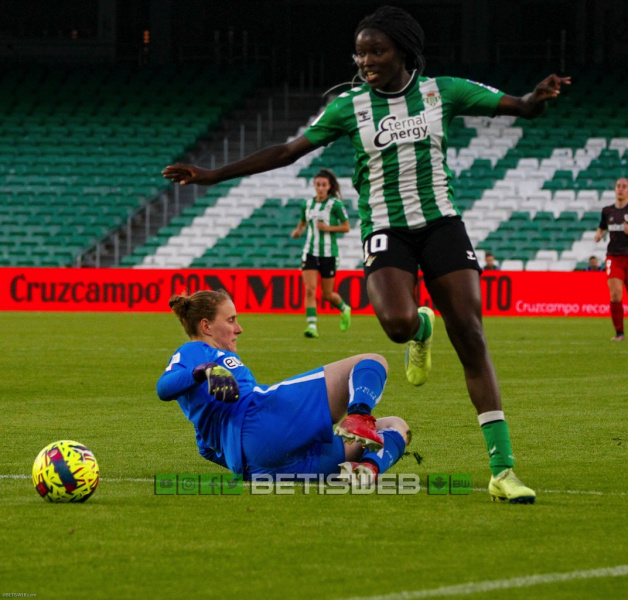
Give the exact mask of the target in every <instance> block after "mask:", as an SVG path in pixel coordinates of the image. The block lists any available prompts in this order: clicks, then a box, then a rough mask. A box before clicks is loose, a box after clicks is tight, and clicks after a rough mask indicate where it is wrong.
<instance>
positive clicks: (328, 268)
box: [301, 254, 338, 279]
mask: <svg viewBox="0 0 628 600" xmlns="http://www.w3.org/2000/svg"><path fill="white" fill-rule="evenodd" d="M337 263H338V259H337V258H336V257H335V256H314V255H313V254H307V255H306V257H305V260H304V261H301V270H302V271H318V272H319V273H320V274H321V277H323V278H325V279H329V278H331V277H335V276H336V269H337Z"/></svg>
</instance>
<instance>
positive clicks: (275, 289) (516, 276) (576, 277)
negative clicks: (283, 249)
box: [0, 268, 628, 317]
mask: <svg viewBox="0 0 628 600" xmlns="http://www.w3.org/2000/svg"><path fill="white" fill-rule="evenodd" d="M481 282H482V293H483V302H484V314H485V315H487V316H557V317H607V316H609V292H608V287H607V284H606V275H605V274H604V273H589V272H531V271H511V272H505V271H490V272H486V273H484V274H483V275H482V279H481ZM336 284H337V289H338V291H339V293H340V294H341V295H342V296H343V298H345V300H348V301H349V303H350V304H351V306H352V308H353V311H354V313H355V314H373V309H372V307H371V305H370V304H369V301H368V297H367V294H366V285H365V281H364V275H363V273H362V271H340V272H339V273H338V274H337V277H336ZM219 288H224V289H226V290H227V291H228V292H229V293H230V294H231V296H232V297H233V298H234V301H235V304H236V307H237V309H238V311H239V312H241V313H246V312H248V313H300V312H303V301H304V292H303V284H302V282H301V272H300V271H299V270H265V269H253V270H244V269H218V270H212V269H198V270H194V269H182V270H170V269H73V268H68V269H53V268H0V310H3V311H11V310H15V311H113V312H122V311H135V312H168V311H169V310H170V309H169V307H168V299H169V298H170V296H172V295H173V294H177V293H181V292H182V291H183V290H187V291H188V292H189V293H193V292H195V291H197V290H200V289H219ZM418 297H419V303H420V304H423V305H431V299H430V297H429V294H428V293H427V289H426V288H425V285H424V283H423V280H422V279H421V278H420V279H419V286H418ZM331 310H332V309H331V306H329V305H326V306H323V307H321V311H322V312H331ZM624 313H628V298H627V297H626V296H624Z"/></svg>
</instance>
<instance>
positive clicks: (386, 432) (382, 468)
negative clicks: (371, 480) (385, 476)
mask: <svg viewBox="0 0 628 600" xmlns="http://www.w3.org/2000/svg"><path fill="white" fill-rule="evenodd" d="M377 433H379V435H381V436H382V437H383V438H384V447H383V448H382V449H381V450H379V451H378V452H369V451H367V452H365V453H364V455H363V456H362V458H361V459H360V462H371V463H373V464H375V465H377V466H378V468H379V472H380V473H384V472H386V471H387V470H388V469H390V467H392V466H393V465H394V464H395V463H396V462H397V461H398V460H399V459H400V458H401V457H402V456H403V453H404V452H405V451H406V442H405V441H404V439H403V436H402V435H401V434H400V433H399V432H398V431H397V430H396V429H382V430H381V431H378V432H377Z"/></svg>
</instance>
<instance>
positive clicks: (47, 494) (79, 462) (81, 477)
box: [33, 440, 99, 502]
mask: <svg viewBox="0 0 628 600" xmlns="http://www.w3.org/2000/svg"><path fill="white" fill-rule="evenodd" d="M98 478H99V470H98V463H97V462H96V457H95V456H94V455H93V453H92V452H91V451H90V450H89V449H88V448H86V447H85V446H83V444H80V443H79V442H74V441H72V440H61V441H58V442H53V443H52V444H50V445H48V446H46V447H45V448H44V449H43V450H42V451H41V452H40V453H39V454H38V455H37V458H36V459H35V463H34V464H33V485H34V486H35V489H36V490H37V492H38V493H39V495H40V496H41V497H42V498H43V499H44V500H47V501H48V502H85V500H87V499H88V498H89V497H90V496H91V495H92V494H93V493H94V492H95V491H96V488H97V487H98Z"/></svg>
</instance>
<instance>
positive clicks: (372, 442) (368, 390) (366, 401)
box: [325, 354, 388, 450]
mask: <svg viewBox="0 0 628 600" xmlns="http://www.w3.org/2000/svg"><path fill="white" fill-rule="evenodd" d="M387 372H388V364H387V362H386V359H385V358H384V357H383V356H380V355H379V354H360V355H357V356H353V357H351V358H347V359H344V360H341V361H338V362H335V363H331V364H329V365H325V382H326V384H327V392H328V399H329V408H330V412H331V415H332V419H333V421H334V423H338V421H340V419H341V418H342V417H343V416H344V414H345V413H346V414H347V417H346V418H345V419H343V420H342V421H341V422H340V423H338V425H337V426H336V427H335V429H334V432H335V433H336V435H338V436H340V437H342V439H343V440H344V441H345V442H360V443H361V444H362V445H364V446H367V447H369V448H373V449H377V450H379V449H380V448H381V447H382V446H383V445H384V441H383V439H382V438H381V436H380V435H378V433H377V431H376V428H375V418H374V417H373V416H372V415H371V412H372V410H373V409H374V408H375V406H376V405H377V404H378V403H379V401H380V400H381V397H382V391H383V390H384V386H385V385H386V377H387Z"/></svg>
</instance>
